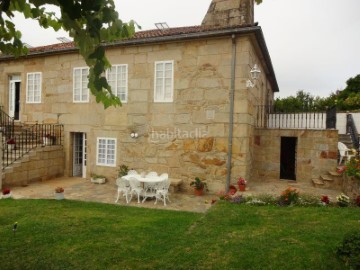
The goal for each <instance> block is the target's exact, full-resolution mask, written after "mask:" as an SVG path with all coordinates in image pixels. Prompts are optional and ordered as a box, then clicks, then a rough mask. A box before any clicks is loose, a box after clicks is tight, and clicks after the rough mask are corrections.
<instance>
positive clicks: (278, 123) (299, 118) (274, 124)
mask: <svg viewBox="0 0 360 270" xmlns="http://www.w3.org/2000/svg"><path fill="white" fill-rule="evenodd" d="M326 119H327V113H326V112H296V113H292V112H291V113H286V112H276V111H274V109H273V107H272V106H257V110H256V119H255V125H256V127H259V128H276V129H326V128H327V125H326V123H327V122H326ZM335 121H336V120H335ZM328 128H329V127H328Z"/></svg>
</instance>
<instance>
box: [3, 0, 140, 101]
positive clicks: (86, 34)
mask: <svg viewBox="0 0 360 270" xmlns="http://www.w3.org/2000/svg"><path fill="white" fill-rule="evenodd" d="M46 5H53V6H56V7H59V8H60V12H61V14H60V17H56V14H55V13H54V12H46ZM15 12H19V13H22V14H23V15H24V17H25V18H27V19H35V20H37V21H38V23H39V25H40V26H41V27H43V28H49V27H51V28H52V29H54V30H55V31H58V30H59V29H61V28H62V29H64V30H65V31H67V32H68V33H69V36H70V37H72V38H73V39H74V42H75V44H76V45H77V47H78V48H79V53H80V54H81V55H82V56H83V58H84V60H85V62H86V64H87V65H88V66H89V68H90V73H89V84H88V87H89V89H90V91H91V93H92V94H93V95H94V96H95V97H96V101H97V102H102V103H103V104H104V107H105V108H107V107H109V106H118V105H121V102H120V99H119V98H118V97H117V96H116V95H114V94H113V93H112V91H111V87H110V85H109V84H108V82H107V80H106V78H105V77H104V74H105V71H106V69H107V68H109V67H110V63H109V61H108V59H107V57H106V55H105V49H104V47H103V45H102V44H103V42H112V41H116V40H120V39H123V38H128V37H131V36H132V35H133V34H134V33H135V22H133V21H131V22H130V23H123V22H122V21H121V20H120V19H119V15H118V13H117V12H116V10H115V4H114V1H113V0H91V1H88V0H72V1H69V0H0V51H1V52H2V53H3V54H12V55H14V56H15V57H19V56H21V55H23V54H26V53H28V49H27V48H26V47H25V46H24V44H23V43H22V41H21V32H20V31H18V30H17V29H16V26H15V25H14V23H13V22H12V19H13V17H14V13H15Z"/></svg>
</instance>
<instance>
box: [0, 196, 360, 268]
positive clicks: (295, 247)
mask: <svg viewBox="0 0 360 270" xmlns="http://www.w3.org/2000/svg"><path fill="white" fill-rule="evenodd" d="M15 221H17V222H18V230H17V232H16V234H15V235H14V234H13V232H12V224H13V223H14V222H15ZM359 226H360V210H359V208H330V207H277V206H248V205H237V204H230V203H226V202H221V203H218V204H216V205H215V206H213V207H212V208H211V210H210V211H208V212H207V213H206V214H196V213H187V212H175V211H166V210H154V209H144V208H136V207H124V206H116V205H106V204H98V203H84V202H76V201H68V200H64V201H55V200H12V199H7V200H0V269H344V267H343V266H342V265H341V264H340V263H339V262H338V261H337V259H336V256H335V253H334V252H335V248H336V246H337V245H338V244H339V243H340V242H341V241H342V238H343V236H344V234H345V233H346V232H348V231H353V230H355V229H359Z"/></svg>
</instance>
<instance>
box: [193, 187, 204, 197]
mask: <svg viewBox="0 0 360 270" xmlns="http://www.w3.org/2000/svg"><path fill="white" fill-rule="evenodd" d="M194 193H195V195H196V196H202V195H203V193H204V189H203V188H202V189H196V188H194Z"/></svg>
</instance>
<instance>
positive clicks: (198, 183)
mask: <svg viewBox="0 0 360 270" xmlns="http://www.w3.org/2000/svg"><path fill="white" fill-rule="evenodd" d="M190 186H192V187H194V192H195V195H196V196H201V195H202V194H203V192H204V189H206V190H207V185H206V183H205V182H204V181H202V180H200V178H199V177H195V180H194V181H192V182H191V183H190Z"/></svg>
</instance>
